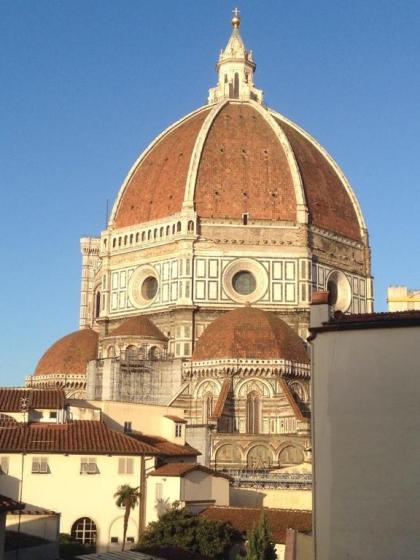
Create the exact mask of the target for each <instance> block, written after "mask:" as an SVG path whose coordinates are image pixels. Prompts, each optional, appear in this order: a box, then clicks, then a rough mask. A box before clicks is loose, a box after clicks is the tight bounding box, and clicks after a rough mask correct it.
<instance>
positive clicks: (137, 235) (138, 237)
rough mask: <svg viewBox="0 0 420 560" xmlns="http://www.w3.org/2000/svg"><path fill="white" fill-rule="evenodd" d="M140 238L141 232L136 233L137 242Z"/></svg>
mask: <svg viewBox="0 0 420 560" xmlns="http://www.w3.org/2000/svg"><path fill="white" fill-rule="evenodd" d="M139 239H140V234H139V232H137V233H136V243H138V242H139Z"/></svg>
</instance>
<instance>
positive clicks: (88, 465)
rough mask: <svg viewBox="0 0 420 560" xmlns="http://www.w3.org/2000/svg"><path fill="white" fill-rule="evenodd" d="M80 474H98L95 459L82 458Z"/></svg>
mask: <svg viewBox="0 0 420 560" xmlns="http://www.w3.org/2000/svg"><path fill="white" fill-rule="evenodd" d="M80 474H99V469H98V465H97V464H96V457H82V458H81V459H80Z"/></svg>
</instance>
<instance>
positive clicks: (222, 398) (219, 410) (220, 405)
mask: <svg viewBox="0 0 420 560" xmlns="http://www.w3.org/2000/svg"><path fill="white" fill-rule="evenodd" d="M231 390H232V379H231V378H230V377H229V378H227V379H225V380H224V381H223V385H222V389H221V390H220V394H219V397H218V399H217V402H216V406H215V407H214V410H213V414H212V418H216V419H217V418H220V417H221V416H222V414H223V410H224V408H225V404H226V401H227V398H228V396H229V393H230V392H231Z"/></svg>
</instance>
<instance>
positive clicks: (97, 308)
mask: <svg viewBox="0 0 420 560" xmlns="http://www.w3.org/2000/svg"><path fill="white" fill-rule="evenodd" d="M100 313H101V292H100V291H99V290H98V291H97V292H96V298H95V319H96V317H99V315H100Z"/></svg>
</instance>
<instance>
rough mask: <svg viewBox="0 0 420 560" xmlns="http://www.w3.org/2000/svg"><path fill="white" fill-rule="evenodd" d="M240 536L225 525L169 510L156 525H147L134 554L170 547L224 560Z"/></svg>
mask: <svg viewBox="0 0 420 560" xmlns="http://www.w3.org/2000/svg"><path fill="white" fill-rule="evenodd" d="M238 541H242V536H241V535H240V533H239V532H238V531H236V530H235V529H234V528H233V527H232V526H231V525H230V524H229V523H223V522H221V521H211V520H209V519H205V518H204V517H200V516H198V515H192V514H191V513H188V512H187V511H186V510H185V509H179V508H178V507H177V506H176V505H175V506H173V507H172V508H171V509H170V510H169V511H168V512H167V513H165V514H163V515H162V517H161V518H160V519H159V521H155V522H153V523H151V524H150V525H149V527H148V528H147V530H146V532H145V533H144V535H143V537H142V539H141V541H140V543H139V545H138V550H140V551H146V550H150V549H151V548H155V549H156V548H158V547H159V548H164V547H174V548H176V549H183V550H185V551H188V552H190V553H192V554H193V555H198V556H201V557H204V558H209V559H215V560H221V559H223V558H226V557H227V556H228V554H229V550H230V549H231V547H232V546H233V545H234V544H235V543H237V542H238Z"/></svg>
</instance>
